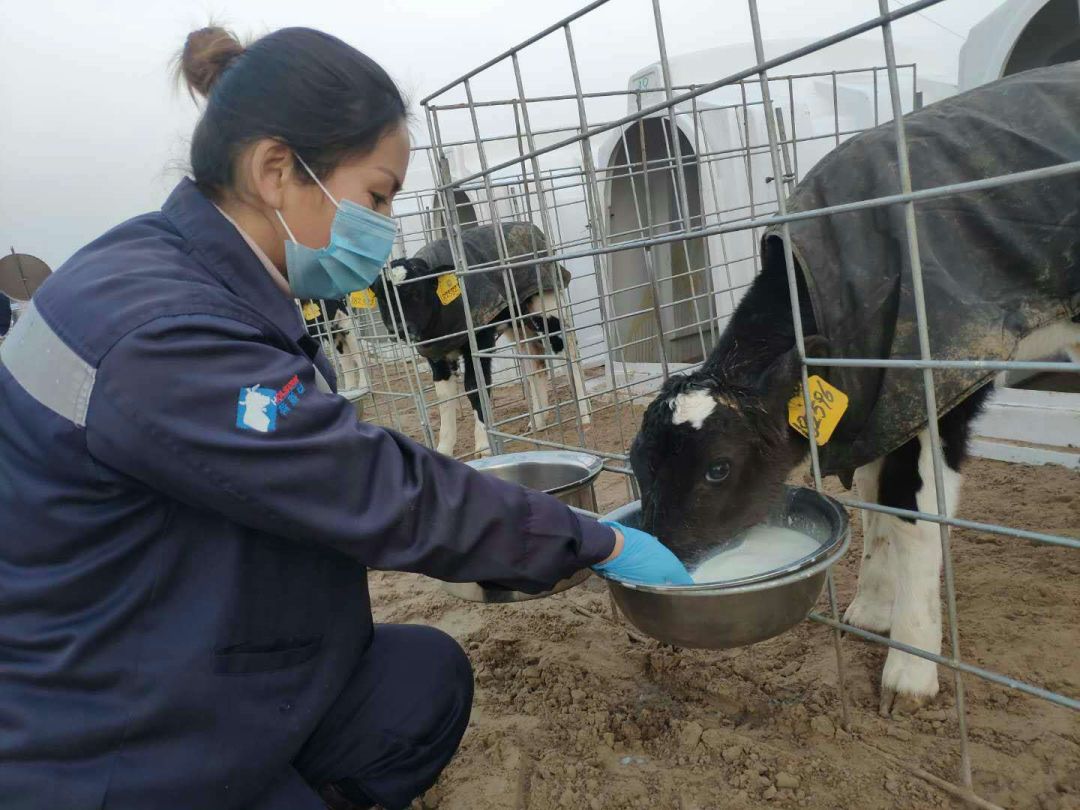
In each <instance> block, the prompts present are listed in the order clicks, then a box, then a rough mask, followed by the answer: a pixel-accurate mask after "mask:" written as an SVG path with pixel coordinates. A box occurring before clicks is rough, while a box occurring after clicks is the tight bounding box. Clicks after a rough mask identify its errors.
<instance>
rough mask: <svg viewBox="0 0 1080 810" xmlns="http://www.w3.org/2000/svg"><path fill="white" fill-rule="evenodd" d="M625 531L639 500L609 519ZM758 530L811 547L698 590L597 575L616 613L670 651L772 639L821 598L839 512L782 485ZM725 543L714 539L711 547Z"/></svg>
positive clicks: (841, 522) (836, 541) (838, 551)
mask: <svg viewBox="0 0 1080 810" xmlns="http://www.w3.org/2000/svg"><path fill="white" fill-rule="evenodd" d="M607 519H608V520H614V521H617V522H619V523H623V524H626V525H628V526H635V527H637V526H639V525H640V520H641V503H640V501H635V502H634V503H630V504H627V505H626V506H623V507H621V508H619V509H617V510H615V511H614V512H612V513H611V514H609V515H607ZM763 525H766V526H778V527H784V528H789V529H795V530H797V531H800V532H802V533H804V534H806V535H808V536H809V537H811V538H813V539H814V540H816V541H817V542H818V548H817V549H816V550H815V551H813V552H811V553H810V554H807V555H806V556H805V557H803V558H802V559H799V560H796V561H794V562H792V563H791V564H790V565H786V566H784V567H782V568H778V569H774V570H772V571H764V572H761V573H759V574H755V575H754V576H752V577H744V578H742V579H738V580H730V581H726V582H718V583H706V584H700V585H641V584H638V583H633V582H626V581H624V580H620V579H617V578H615V577H612V576H610V575H605V574H604V573H603V572H597V574H598V575H599V576H601V577H603V578H604V579H605V580H607V584H608V588H609V589H610V590H611V594H612V596H613V597H614V599H615V603H616V604H617V605H618V606H619V609H620V610H621V611H622V612H623V615H624V616H626V618H627V619H628V620H629V621H630V623H631V624H632V625H634V627H636V628H637V629H638V630H640V631H641V632H643V633H645V634H646V635H649V636H652V637H653V638H655V639H657V640H659V641H663V642H665V643H667V644H673V645H675V646H677V647H699V648H705V649H714V650H722V649H727V648H729V647H744V646H746V645H748V644H756V643H757V642H759V641H764V640H765V639H768V638H772V637H773V636H778V635H780V634H781V633H783V632H785V631H786V630H789V629H791V628H792V627H794V626H795V625H796V624H798V623H799V622H801V621H802V620H803V619H805V618H806V615H807V614H808V613H809V612H810V610H811V609H812V608H813V606H814V603H815V602H817V600H818V597H819V596H821V591H822V588H823V587H824V586H825V574H826V571H827V570H828V569H829V566H831V565H832V564H833V563H834V562H836V561H837V560H838V559H840V557H842V556H843V554H844V552H845V551H847V547H848V541H849V539H850V538H849V531H848V517H847V512H845V511H844V509H843V508H842V507H841V506H840V504H838V503H837V502H836V501H834V500H833V499H832V498H829V497H828V496H826V495H822V494H820V493H819V492H816V491H815V490H812V489H806V488H797V487H787V488H786V491H785V493H784V497H782V498H781V499H780V500H779V502H778V503H777V504H776V506H774V507H773V510H772V512H771V513H770V514H769V517H768V518H767V519H766V520H765V521H764V522H763ZM724 539H725V538H717V547H718V548H719V547H720V545H721V541H723V540H724Z"/></svg>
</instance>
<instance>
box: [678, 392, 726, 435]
mask: <svg viewBox="0 0 1080 810" xmlns="http://www.w3.org/2000/svg"><path fill="white" fill-rule="evenodd" d="M668 405H669V406H670V407H671V410H672V417H671V424H673V425H685V424H689V425H690V427H692V428H694V430H701V426H702V425H703V424H705V420H706V419H708V418H709V414H711V413H712V412H713V411H714V410H716V400H715V399H713V396H712V394H710V393H709V392H708V391H702V390H697V391H688V392H686V393H684V394H679V395H678V396H677V397H675V398H674V399H669V400H668Z"/></svg>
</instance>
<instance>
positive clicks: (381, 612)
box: [372, 392, 1080, 810]
mask: <svg viewBox="0 0 1080 810" xmlns="http://www.w3.org/2000/svg"><path fill="white" fill-rule="evenodd" d="M498 402H499V405H500V408H501V409H502V410H503V412H504V415H505V414H506V413H510V414H511V415H512V414H514V413H516V412H517V411H514V410H513V408H514V407H520V403H519V404H518V405H517V406H515V405H513V404H512V403H511V394H510V393H504V392H500V396H499V397H498ZM628 416H629V417H632V418H627V417H628ZM635 419H636V417H633V414H628V415H624V418H623V420H622V421H623V424H622V425H621V426H620V425H619V424H618V420H616V419H615V411H614V410H613V409H608V410H606V411H603V412H601V413H599V414H598V418H597V420H596V423H595V424H594V425H592V426H590V427H589V428H587V441H588V445H589V446H591V447H594V448H601V449H607V450H611V451H619V450H622V449H623V448H624V447H625V444H622V443H621V442H624V441H625V440H626V439H625V438H620V436H623V437H625V435H626V433H627V431H629V434H630V435H631V436H632V434H633V430H634V427H635V426H636V421H635ZM522 424H523V423H515V425H512V426H511V431H513V430H515V429H521V425H522ZM414 427H415V425H414ZM620 430H621V433H620ZM554 432H557V430H554ZM552 433H553V430H549V431H548V434H547V435H550V434H552ZM459 435H460V437H461V440H460V441H459V445H458V452H459V453H463V452H464V451H465V450H467V449H470V448H471V440H472V418H471V416H469V415H468V414H466V413H463V414H462V416H461V430H460V433H459ZM792 480H793V481H795V482H798V483H808V481H809V477H808V474H807V471H806V470H799V471H797V472H796V474H795V475H794V476H793V479H792ZM830 486H831V487H832V490H833V491H834V492H835V493H837V494H839V493H840V492H841V490H840V488H839V485H837V484H836V483H835V482H832V483H831V485H830ZM597 491H598V500H599V502H600V507H601V509H602V510H607V509H610V508H612V507H615V506H618V505H620V504H622V503H625V502H626V501H627V500H628V497H627V489H626V485H625V479H623V477H622V476H619V475H616V474H612V473H605V474H604V475H603V476H602V478H601V480H600V481H599V482H598V487H597ZM961 516H962V517H966V518H969V519H972V520H978V521H984V522H989V523H1002V524H1005V525H1009V526H1014V527H1020V528H1025V529H1030V530H1036V531H1044V532H1053V533H1057V534H1063V535H1069V536H1074V537H1075V536H1080V474H1078V473H1076V472H1071V471H1068V470H1064V469H1061V468H1054V467H1044V468H1031V467H1019V466H1011V465H1006V464H1002V463H998V462H992V461H984V460H974V461H972V462H971V463H970V466H969V467H968V469H967V477H966V481H965V489H964V497H963V502H962V504H961ZM852 529H853V532H852V533H853V538H852V544H851V548H850V550H849V552H848V553H847V555H846V557H845V558H844V559H843V560H842V561H841V562H840V563H839V564H838V565H837V566H836V568H835V573H836V583H837V589H838V593H839V600H840V606H841V609H843V607H844V606H845V605H846V604H847V603H848V602H849V601H850V599H851V598H852V596H853V594H854V590H855V581H856V574H857V570H858V560H859V556H860V553H861V543H862V540H861V532H860V520H859V517H858V516H855V517H854V518H853V522H852ZM953 548H954V555H953V556H954V561H955V572H956V581H957V588H958V595H957V601H958V610H959V622H958V623H959V629H960V639H961V648H962V654H963V658H964V659H965V660H966V661H969V662H971V663H974V664H976V665H979V666H982V667H986V668H988V669H992V670H995V671H998V672H1001V673H1004V674H1007V675H1010V676H1013V677H1017V678H1020V679H1022V680H1025V681H1028V682H1030V683H1033V684H1036V685H1039V686H1042V687H1045V688H1047V689H1050V690H1053V691H1056V692H1060V693H1063V694H1065V695H1068V696H1071V697H1077V696H1080V629H1078V628H1080V552H1076V551H1072V550H1069V549H1063V548H1054V547H1047V546H1041V545H1035V544H1032V543H1028V542H1026V541H1021V540H1015V539H1011V538H1007V537H999V536H994V535H989V534H981V533H977V532H972V531H966V530H958V531H955V532H954V533H953ZM372 596H373V605H374V610H375V617H376V620H377V621H383V622H419V623H425V624H431V625H434V626H437V627H440V628H442V629H443V630H445V631H447V632H449V633H451V634H452V635H453V636H454V637H455V638H457V639H458V641H459V642H460V643H461V644H462V645H463V646H464V647H465V649H466V650H467V651H468V654H469V656H470V658H471V660H472V663H473V667H474V669H475V674H476V685H477V692H476V703H475V708H474V712H473V718H472V724H471V726H470V729H469V731H468V733H467V735H466V737H465V740H464V742H463V745H462V748H461V751H460V753H459V755H458V757H457V758H456V759H455V760H454V762H453V763H452V764H451V765H450V767H449V768H448V770H447V771H446V773H445V774H444V776H443V778H442V780H441V781H440V783H439V784H438V785H437V786H436V787H435V788H434V789H433V790H432V791H431V792H430V793H429V794H428V795H427V796H425V797H424V798H423V799H422V801H421V802H420V803H418V804H419V805H420V806H423V807H425V808H440V810H496V809H498V810H504V809H505V810H548V809H549V808H564V807H565V808H583V809H584V808H588V810H600V808H676V810H705V809H706V808H751V807H781V808H795V807H806V808H845V810H846V809H847V808H923V807H931V808H934V807H962V806H965V805H964V804H963V803H962V802H960V801H959V800H957V799H956V798H954V797H951V796H950V795H949V794H948V793H947V792H945V791H944V790H942V789H941V788H940V787H938V786H935V785H933V784H932V783H931V782H930V781H927V780H926V779H924V778H922V777H921V776H920V775H919V774H918V773H917V772H916V771H917V770H921V771H924V772H927V773H929V774H932V775H935V776H938V777H940V778H942V779H945V780H948V781H955V780H956V776H957V771H958V765H959V747H958V742H957V739H958V738H957V720H956V715H955V692H954V689H953V684H952V676H951V674H942V676H941V685H942V689H941V694H940V695H939V696H938V698H937V699H936V700H935V701H934V702H933V703H932V704H931V705H929V706H926V707H924V708H923V709H921V710H919V711H917V712H916V713H915V714H913V715H910V716H900V717H893V718H891V719H884V718H881V717H879V716H878V714H877V711H876V709H877V705H878V678H879V676H880V671H881V666H882V664H883V662H884V659H885V654H886V650H885V649H884V648H883V647H880V646H878V645H873V644H868V643H864V642H859V641H855V640H852V639H845V640H844V641H843V644H842V654H843V658H844V661H845V663H846V667H847V691H848V695H849V698H850V703H851V716H850V724H849V727H848V729H847V730H844V729H842V728H841V727H840V702H839V696H838V695H839V693H838V689H837V666H836V657H835V652H834V646H833V636H832V632H831V631H830V630H829V629H828V628H826V627H824V626H822V625H820V624H817V623H813V622H809V621H807V622H804V623H802V624H800V625H798V626H797V627H796V628H794V629H793V630H791V631H790V632H788V633H786V634H784V635H782V636H780V637H778V638H775V639H772V640H770V641H767V642H764V643H761V644H758V645H755V646H753V647H749V648H745V649H739V650H731V651H691V650H678V649H673V648H671V647H667V646H665V645H662V644H660V643H658V642H655V641H652V640H649V639H645V638H643V637H641V636H640V635H638V634H637V633H636V632H633V631H628V629H627V627H626V626H625V625H624V624H621V623H616V622H614V621H613V620H612V616H611V612H610V609H609V601H608V597H607V593H606V589H605V586H604V585H603V583H602V582H601V581H599V580H597V579H596V578H592V579H590V580H589V581H588V582H587V583H586V584H584V585H582V586H580V587H578V588H576V589H573V590H570V591H568V592H565V593H562V594H558V595H556V596H553V597H550V598H548V599H543V600H537V601H532V602H526V603H520V604H516V605H478V604H473V603H468V602H463V601H460V600H458V599H456V598H454V597H452V596H449V595H447V594H445V593H443V592H442V591H441V590H440V587H439V584H438V583H437V582H434V581H432V580H429V579H425V578H423V577H419V576H413V575H407V574H384V573H375V574H373V575H372ZM818 609H819V610H822V611H827V609H828V606H827V601H826V599H825V597H824V596H823V597H822V600H821V602H820V603H819V605H818ZM965 685H966V690H967V700H968V714H967V719H968V727H969V733H970V739H971V754H972V761H973V772H974V783H975V788H976V790H977V792H978V794H979V795H981V796H982V797H984V798H985V799H987V800H989V801H991V802H993V803H996V804H997V805H1000V806H1002V807H1009V808H1029V807H1030V808H1040V810H1069V809H1070V808H1080V715H1077V714H1076V713H1075V712H1071V711H1069V710H1068V709H1064V708H1059V707H1056V706H1054V705H1052V704H1049V703H1047V702H1045V701H1042V700H1038V699H1035V698H1030V697H1027V696H1025V695H1023V694H1021V693H1018V692H1015V691H1012V690H1008V689H1005V688H1002V687H998V686H995V685H992V684H989V683H987V682H985V681H982V680H980V679H977V678H973V677H966V678H965Z"/></svg>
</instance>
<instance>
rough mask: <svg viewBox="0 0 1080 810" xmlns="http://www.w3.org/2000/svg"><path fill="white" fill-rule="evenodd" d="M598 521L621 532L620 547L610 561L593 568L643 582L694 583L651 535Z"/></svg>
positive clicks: (662, 545)
mask: <svg viewBox="0 0 1080 810" xmlns="http://www.w3.org/2000/svg"><path fill="white" fill-rule="evenodd" d="M600 522H601V523H603V524H604V525H605V526H610V527H612V528H613V529H618V530H619V531H620V532H621V533H622V536H623V550H622V552H621V553H620V554H619V556H618V557H616V558H615V559H614V560H611V561H610V562H606V563H600V564H598V565H594V566H593V568H594V569H596V570H598V571H604V572H606V573H609V574H614V575H615V576H617V577H619V578H620V579H626V580H629V581H632V582H641V583H643V584H653V585H658V584H664V585H693V584H694V580H692V579H691V578H690V574H688V573H687V571H686V568H685V567H684V566H683V564H682V563H681V562H679V558H678V557H676V556H675V555H674V554H672V553H671V550H670V549H668V548H667V547H666V546H665V545H664V544H663V543H661V542H660V541H659V540H657V539H656V538H655V537H653V536H652V535H651V534H648V533H647V532H643V531H641V530H640V529H633V528H630V527H629V526H623V525H621V524H619V523H614V522H612V521H608V520H602V521H600Z"/></svg>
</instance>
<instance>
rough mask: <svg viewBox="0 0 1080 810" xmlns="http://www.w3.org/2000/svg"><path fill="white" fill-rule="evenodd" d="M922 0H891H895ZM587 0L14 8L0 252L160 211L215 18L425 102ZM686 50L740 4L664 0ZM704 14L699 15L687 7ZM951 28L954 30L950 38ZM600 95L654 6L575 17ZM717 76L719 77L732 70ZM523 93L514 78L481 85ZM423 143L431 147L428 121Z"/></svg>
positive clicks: (134, 2) (124, 2)
mask: <svg viewBox="0 0 1080 810" xmlns="http://www.w3.org/2000/svg"><path fill="white" fill-rule="evenodd" d="M758 1H759V7H760V13H761V18H762V27H763V30H764V35H765V37H766V38H773V39H780V38H791V37H806V36H822V35H825V34H829V33H833V32H835V31H837V30H839V29H841V28H843V27H847V26H849V25H852V24H854V23H857V22H859V21H861V20H865V19H868V18H870V17H873V16H876V14H877V2H876V0H818V1H817V2H807V0H758ZM908 2H910V0H892V4H893V7H894V8H896V7H899V6H901V5H906V4H907V3H908ZM1000 2H1001V0H945V2H943V3H942V4H941V5H939V6H936V7H934V8H932V9H929V10H928V11H926V12H924V16H921V17H908V18H907V19H906V20H904V21H903V22H902V23H900V24H898V26H897V28H898V31H897V35H898V36H903V37H907V38H910V39H912V40H915V41H918V43H919V44H920V46H923V47H926V48H930V49H940V50H942V51H943V52H949V53H951V52H953V51H956V50H958V48H959V45H960V44H961V43H962V38H963V36H964V35H966V33H967V31H968V30H969V29H970V28H971V26H972V25H974V24H975V23H976V22H978V21H979V19H981V18H982V17H983V16H984V15H985V14H986V13H988V12H989V11H990V10H992V9H993V8H995V7H996V6H997V5H999V4H1000ZM582 5H583V0H536V1H534V0H396V2H395V1H394V0H354V1H353V2H344V1H343V0H197V2H180V3H178V2H175V0H173V1H172V2H165V0H91V2H74V1H73V0H0V20H2V21H3V22H2V24H0V252H3V253H6V252H7V251H8V247H9V246H14V247H15V249H16V250H17V251H19V252H25V253H32V254H35V255H38V256H40V257H41V258H43V259H45V261H46V262H48V263H49V264H50V265H52V266H53V267H56V266H58V265H59V264H60V263H61V262H63V261H64V260H65V259H66V258H67V257H68V256H70V255H71V253H72V252H74V251H75V250H76V249H77V248H78V247H79V246H81V245H82V244H84V243H85V242H87V241H89V240H90V239H92V238H94V237H95V236H97V235H98V234H100V233H101V232H103V231H105V230H106V229H108V228H109V227H111V226H113V225H115V224H117V223H118V222H121V221H122V220H124V219H125V218H127V217H130V216H133V215H135V214H138V213H141V212H143V211H147V210H152V209H156V208H158V207H160V205H161V203H162V201H163V200H164V198H165V196H166V195H167V194H168V192H169V189H170V188H171V187H172V186H173V185H174V184H175V183H176V182H177V180H178V179H179V178H180V177H181V176H182V174H183V171H184V164H185V162H186V153H187V148H188V139H189V137H190V133H191V130H192V127H193V126H194V123H195V120H196V118H197V115H198V110H197V108H196V106H195V105H194V104H193V103H192V101H191V99H190V98H189V97H188V96H187V94H186V93H184V92H180V91H177V90H176V89H175V86H174V85H173V84H171V80H170V65H171V60H172V58H173V56H174V55H175V53H176V52H177V50H178V49H179V47H180V46H181V45H182V43H183V41H184V37H185V36H186V35H187V33H188V32H189V31H190V30H192V29H193V28H197V27H199V26H201V25H204V24H206V22H207V20H208V19H210V18H211V17H213V18H214V19H215V20H217V21H219V22H222V23H224V24H226V25H228V26H229V27H231V28H233V29H234V30H236V31H237V32H238V33H239V34H241V35H242V36H257V35H259V34H262V33H266V32H268V31H272V30H275V29H277V28H281V27H284V26H290V25H306V26H311V27H314V28H320V29H323V30H325V31H328V32H330V33H332V34H335V35H336V36H339V37H341V38H342V39H344V40H346V41H348V42H350V43H351V44H353V45H355V46H356V47H358V48H360V49H361V50H363V51H365V52H366V53H368V54H369V55H370V56H372V57H373V58H374V59H376V60H377V61H379V62H380V63H381V64H382V65H383V66H384V67H386V68H387V69H388V71H389V72H390V73H391V75H392V76H393V77H394V78H395V79H396V80H397V81H398V83H399V84H400V85H401V86H402V88H403V89H404V90H405V91H406V92H407V94H408V95H409V96H410V97H411V98H412V99H413V100H414V101H415V102H418V101H419V100H420V99H421V98H422V97H423V96H424V95H426V94H427V93H429V92H432V91H433V90H435V89H436V88H437V87H439V86H441V85H442V84H444V83H446V82H447V81H449V80H451V79H453V78H456V77H457V76H458V75H460V74H461V73H464V72H465V71H467V70H469V69H470V68H473V67H475V66H477V65H479V64H480V63H482V62H483V61H485V60H487V59H488V58H490V57H492V56H494V55H496V54H497V53H499V52H501V51H503V50H505V49H506V48H508V47H510V46H511V45H513V44H515V43H517V42H519V41H521V40H523V39H525V38H527V37H529V36H531V35H532V34H534V33H536V32H538V31H539V30H541V29H543V28H545V27H546V26H548V25H550V24H551V23H553V22H555V21H557V20H558V19H560V18H561V17H563V16H565V15H568V14H571V13H573V12H574V11H576V10H577V9H578V8H579V7H581V6H582ZM662 8H663V12H664V26H665V30H666V40H667V46H668V51H669V53H670V54H671V55H672V56H675V55H678V54H681V53H686V52H689V51H693V50H700V49H703V48H708V47H713V46H717V45H724V44H732V43H739V42H745V41H748V40H749V37H750V26H749V17H748V14H747V11H746V5H745V3H743V2H740V0H664V2H663V3H662ZM688 12H689V13H688ZM946 29H948V30H946ZM573 31H574V38H575V46H576V50H577V54H578V59H579V60H580V62H581V71H582V80H583V82H584V84H585V87H586V89H589V90H601V89H605V90H606V89H622V88H625V87H626V82H627V79H628V78H629V76H630V74H631V73H632V72H633V71H635V70H637V69H638V68H641V67H643V66H645V65H647V64H649V63H651V62H654V61H656V59H657V46H656V38H655V33H654V29H653V23H652V8H651V3H650V2H649V1H648V0H612V1H611V2H610V3H609V4H608V5H607V6H605V7H603V8H602V9H601V10H599V11H596V12H592V13H591V14H590V15H588V16H586V17H585V18H583V19H582V20H581V21H579V22H578V23H576V24H575V26H574V29H573ZM522 64H523V69H524V73H525V83H526V92H527V93H528V94H533V93H542V92H567V91H569V90H570V89H572V88H571V84H570V74H569V71H568V69H567V66H566V57H565V41H564V39H563V38H562V37H561V36H555V37H550V38H549V40H547V41H545V42H543V43H541V44H539V45H537V46H535V47H533V48H531V49H530V51H529V52H528V53H527V54H525V55H524V56H523V59H522ZM717 78H719V77H717ZM476 90H477V93H478V95H480V96H481V97H485V96H486V97H494V96H501V97H506V96H511V95H514V85H513V76H512V73H510V72H509V70H504V71H494V72H492V73H491V74H490V75H489V76H487V77H486V78H485V80H481V81H479V82H478V83H477V88H476ZM417 134H418V136H420V137H422V138H423V139H424V140H426V130H425V129H424V127H423V126H422V125H421V126H420V127H419V128H418V130H417Z"/></svg>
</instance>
